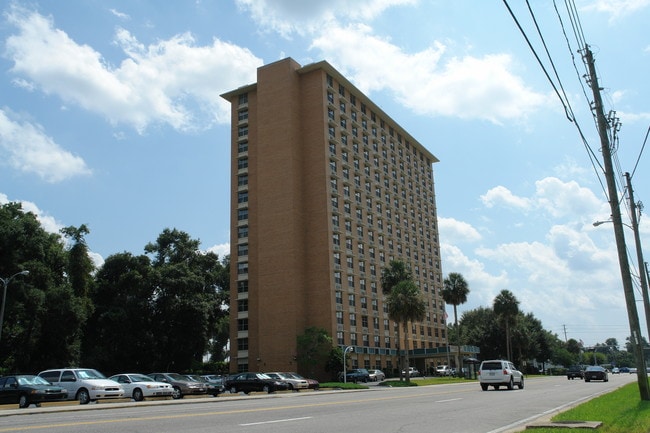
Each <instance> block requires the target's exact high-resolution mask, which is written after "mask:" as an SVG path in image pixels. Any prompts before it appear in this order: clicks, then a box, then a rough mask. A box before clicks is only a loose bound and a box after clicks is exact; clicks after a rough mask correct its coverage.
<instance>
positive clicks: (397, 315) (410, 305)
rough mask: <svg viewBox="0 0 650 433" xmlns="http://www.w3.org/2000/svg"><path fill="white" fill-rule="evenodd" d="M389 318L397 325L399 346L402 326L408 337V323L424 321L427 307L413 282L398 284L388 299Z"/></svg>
mask: <svg viewBox="0 0 650 433" xmlns="http://www.w3.org/2000/svg"><path fill="white" fill-rule="evenodd" d="M387 303H388V317H389V318H390V319H391V320H393V321H394V322H396V323H397V342H398V344H399V340H400V335H399V328H400V325H403V326H404V332H405V335H408V322H415V321H421V320H424V317H425V315H426V305H425V303H424V300H422V296H421V294H420V289H419V288H418V286H416V285H415V283H413V281H411V280H403V281H400V282H398V283H397V284H396V285H395V286H394V287H393V289H392V290H391V292H390V294H389V295H388V299H387ZM406 349H407V350H406V351H405V353H406V367H405V370H406V381H407V382H409V381H410V377H409V376H410V375H409V358H408V347H407V348H406ZM400 371H401V370H400Z"/></svg>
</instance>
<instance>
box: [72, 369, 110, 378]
mask: <svg viewBox="0 0 650 433" xmlns="http://www.w3.org/2000/svg"><path fill="white" fill-rule="evenodd" d="M77 376H78V377H79V379H106V376H104V375H103V374H101V373H100V372H99V371H97V370H91V369H88V370H77Z"/></svg>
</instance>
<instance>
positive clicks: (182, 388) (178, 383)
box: [147, 373, 207, 400]
mask: <svg viewBox="0 0 650 433" xmlns="http://www.w3.org/2000/svg"><path fill="white" fill-rule="evenodd" d="M147 376H149V377H151V378H152V379H153V380H155V381H157V382H165V383H168V384H170V385H171V386H172V388H173V390H174V392H173V394H172V398H173V399H174V400H177V399H179V398H183V397H185V396H186V395H201V394H207V390H206V387H205V384H204V383H203V382H196V381H194V380H190V379H188V378H187V377H185V376H183V375H180V374H178V373H151V374H148V375H147Z"/></svg>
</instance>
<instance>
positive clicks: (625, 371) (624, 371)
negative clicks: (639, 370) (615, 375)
mask: <svg viewBox="0 0 650 433" xmlns="http://www.w3.org/2000/svg"><path fill="white" fill-rule="evenodd" d="M618 371H620V372H621V373H629V372H630V368H629V367H621V368H619V369H618Z"/></svg>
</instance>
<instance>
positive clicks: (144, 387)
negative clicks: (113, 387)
mask: <svg viewBox="0 0 650 433" xmlns="http://www.w3.org/2000/svg"><path fill="white" fill-rule="evenodd" d="M109 379H111V380H114V381H115V382H117V383H119V384H120V385H122V388H124V396H125V397H130V398H132V399H133V400H135V401H142V400H144V399H145V398H149V397H171V396H172V394H173V393H174V389H173V388H172V386H171V385H170V384H168V383H165V382H156V381H155V380H153V379H152V378H150V377H149V376H146V375H144V374H139V373H122V374H116V375H113V376H111V377H109Z"/></svg>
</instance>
